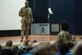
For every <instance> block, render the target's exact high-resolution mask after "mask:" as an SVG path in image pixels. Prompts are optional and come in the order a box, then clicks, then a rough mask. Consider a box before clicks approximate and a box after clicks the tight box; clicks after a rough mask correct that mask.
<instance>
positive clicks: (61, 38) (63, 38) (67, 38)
mask: <svg viewBox="0 0 82 55" xmlns="http://www.w3.org/2000/svg"><path fill="white" fill-rule="evenodd" d="M60 27H61V31H60V33H59V34H58V38H57V39H58V40H57V43H58V44H59V45H60V44H62V43H72V36H71V34H70V33H69V32H68V31H67V29H68V23H67V22H66V21H63V22H62V23H61V24H60Z"/></svg>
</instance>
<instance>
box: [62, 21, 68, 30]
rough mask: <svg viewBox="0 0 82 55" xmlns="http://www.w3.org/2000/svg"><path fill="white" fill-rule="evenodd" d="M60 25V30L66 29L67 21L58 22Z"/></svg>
mask: <svg viewBox="0 0 82 55" xmlns="http://www.w3.org/2000/svg"><path fill="white" fill-rule="evenodd" d="M60 27H61V29H62V30H64V31H67V29H68V28H69V25H68V22H66V21H63V22H62V23H61V24H60Z"/></svg>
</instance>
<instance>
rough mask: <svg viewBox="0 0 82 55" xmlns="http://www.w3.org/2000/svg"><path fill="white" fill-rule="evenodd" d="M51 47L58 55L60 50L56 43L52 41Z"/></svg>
mask: <svg viewBox="0 0 82 55" xmlns="http://www.w3.org/2000/svg"><path fill="white" fill-rule="evenodd" d="M50 46H51V48H52V49H53V50H54V52H55V54H56V55H57V54H58V52H59V49H58V45H57V43H56V41H50Z"/></svg>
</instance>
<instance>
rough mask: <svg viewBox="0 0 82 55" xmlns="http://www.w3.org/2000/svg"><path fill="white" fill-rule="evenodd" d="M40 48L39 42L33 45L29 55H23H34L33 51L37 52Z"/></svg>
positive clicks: (26, 54) (25, 54)
mask: <svg viewBox="0 0 82 55" xmlns="http://www.w3.org/2000/svg"><path fill="white" fill-rule="evenodd" d="M39 46H40V43H39V42H36V43H34V44H33V45H32V49H30V50H29V51H28V52H27V53H24V54H22V55H32V53H33V51H35V49H36V48H38V47H39Z"/></svg>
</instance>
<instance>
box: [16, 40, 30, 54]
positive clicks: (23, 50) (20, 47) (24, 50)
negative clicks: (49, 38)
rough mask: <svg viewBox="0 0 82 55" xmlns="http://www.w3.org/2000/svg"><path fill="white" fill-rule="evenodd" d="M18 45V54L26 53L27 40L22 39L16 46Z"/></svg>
mask: <svg viewBox="0 0 82 55" xmlns="http://www.w3.org/2000/svg"><path fill="white" fill-rule="evenodd" d="M18 47H19V54H23V53H27V48H28V47H29V46H28V40H24V41H23V44H22V45H20V46H18Z"/></svg>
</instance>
